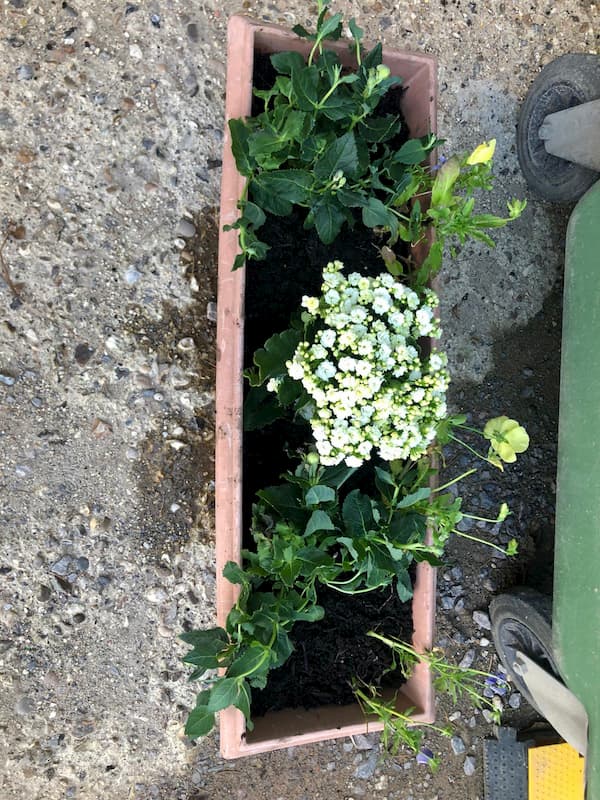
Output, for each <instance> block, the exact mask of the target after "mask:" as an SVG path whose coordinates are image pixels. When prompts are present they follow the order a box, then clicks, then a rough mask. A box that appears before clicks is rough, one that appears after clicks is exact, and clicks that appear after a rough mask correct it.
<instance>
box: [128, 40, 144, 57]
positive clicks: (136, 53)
mask: <svg viewBox="0 0 600 800" xmlns="http://www.w3.org/2000/svg"><path fill="white" fill-rule="evenodd" d="M129 55H130V56H131V58H135V60H136V61H141V60H142V58H143V57H144V54H143V53H142V48H141V47H140V46H139V44H131V45H129Z"/></svg>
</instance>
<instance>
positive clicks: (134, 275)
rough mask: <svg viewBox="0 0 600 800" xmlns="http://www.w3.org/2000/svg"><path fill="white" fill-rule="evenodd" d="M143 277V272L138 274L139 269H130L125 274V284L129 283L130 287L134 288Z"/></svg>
mask: <svg viewBox="0 0 600 800" xmlns="http://www.w3.org/2000/svg"><path fill="white" fill-rule="evenodd" d="M141 277H142V273H141V272H138V271H137V269H134V268H133V267H129V269H128V270H127V272H126V273H125V283H128V284H129V285H130V286H133V285H134V284H136V283H137V282H138V281H139V279H140V278H141Z"/></svg>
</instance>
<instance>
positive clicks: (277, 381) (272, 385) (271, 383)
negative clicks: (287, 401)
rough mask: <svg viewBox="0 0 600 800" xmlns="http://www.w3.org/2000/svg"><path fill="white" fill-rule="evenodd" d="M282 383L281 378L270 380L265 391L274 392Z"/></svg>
mask: <svg viewBox="0 0 600 800" xmlns="http://www.w3.org/2000/svg"><path fill="white" fill-rule="evenodd" d="M282 382H283V377H278V378H271V379H270V380H268V381H267V391H268V392H276V391H277V390H278V389H279V387H280V386H281V384H282Z"/></svg>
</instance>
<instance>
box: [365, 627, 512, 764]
mask: <svg viewBox="0 0 600 800" xmlns="http://www.w3.org/2000/svg"><path fill="white" fill-rule="evenodd" d="M367 635H368V636H371V637H373V638H374V639H377V640H378V641H380V642H383V643H384V644H385V645H387V646H388V647H389V648H390V650H391V652H392V654H393V659H392V665H391V666H390V671H394V670H398V671H399V672H400V674H402V675H403V676H404V677H405V678H408V677H410V675H411V674H412V672H413V670H414V668H415V666H416V665H417V664H419V663H421V664H426V665H427V666H428V667H429V669H430V670H431V672H432V675H433V685H434V687H435V689H436V690H437V691H438V692H440V693H444V694H448V695H449V696H450V698H451V700H452V702H453V703H454V704H456V703H457V702H458V700H459V699H460V698H461V697H464V698H466V699H467V700H468V701H469V702H470V703H471V704H472V705H474V706H475V707H476V708H481V707H483V706H485V707H486V708H488V710H489V711H490V713H491V715H492V719H493V720H494V721H495V722H496V723H498V724H499V723H500V711H499V710H498V708H497V707H496V704H495V703H494V700H493V697H492V698H488V697H486V696H485V694H484V691H485V688H486V686H490V685H492V683H493V685H494V686H495V687H500V686H502V679H501V678H499V677H498V676H497V675H493V674H491V673H489V672H484V671H482V670H477V669H473V668H471V667H460V666H458V665H455V664H451V663H449V662H448V661H447V660H446V658H445V657H444V655H443V653H442V652H441V651H440V650H439V649H434V650H431V651H427V652H424V653H420V652H418V651H417V650H415V649H414V647H412V646H411V645H409V644H407V643H406V642H401V641H399V640H398V639H394V638H391V637H387V636H382V635H381V634H379V633H377V632H376V631H369V633H368V634H367ZM354 694H355V696H356V699H357V700H358V702H359V704H360V706H361V708H362V710H363V712H364V713H365V715H366V716H375V717H376V718H377V719H378V720H379V721H380V722H382V723H383V734H382V741H383V745H384V748H385V749H386V751H387V752H389V753H390V754H392V755H395V754H396V753H397V752H398V750H399V749H400V747H401V746H403V745H406V746H407V747H409V748H410V749H411V750H412V751H413V752H414V753H417V752H418V751H419V748H421V746H422V742H423V737H424V735H425V732H426V731H427V730H434V731H436V732H437V733H441V734H442V735H443V736H451V735H452V727H451V726H444V727H442V726H438V725H432V724H430V723H421V722H419V723H416V722H415V720H414V718H413V717H412V714H413V712H414V708H407V709H402V708H401V707H399V705H398V702H397V701H398V698H397V695H395V696H393V697H391V698H387V699H386V698H384V697H382V695H381V693H380V692H379V691H378V690H377V689H375V687H372V686H365V685H361V684H359V683H356V684H355V685H354ZM416 726H418V727H416ZM426 762H427V763H429V765H430V766H431V767H432V768H433V769H435V768H436V767H437V760H436V759H434V758H433V756H428V757H427V759H426ZM426 762H425V760H424V761H423V763H426Z"/></svg>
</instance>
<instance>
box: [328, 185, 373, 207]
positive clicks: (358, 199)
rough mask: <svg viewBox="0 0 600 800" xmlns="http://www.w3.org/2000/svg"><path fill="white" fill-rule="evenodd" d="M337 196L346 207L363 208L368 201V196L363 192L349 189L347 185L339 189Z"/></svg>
mask: <svg viewBox="0 0 600 800" xmlns="http://www.w3.org/2000/svg"><path fill="white" fill-rule="evenodd" d="M335 196H336V200H337V201H338V202H339V203H341V204H342V205H343V206H346V208H362V207H363V206H366V205H367V203H368V200H367V197H366V196H365V194H364V193H363V192H361V191H356V190H354V189H348V187H347V186H342V188H341V189H338V190H337V192H336V194H335Z"/></svg>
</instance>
